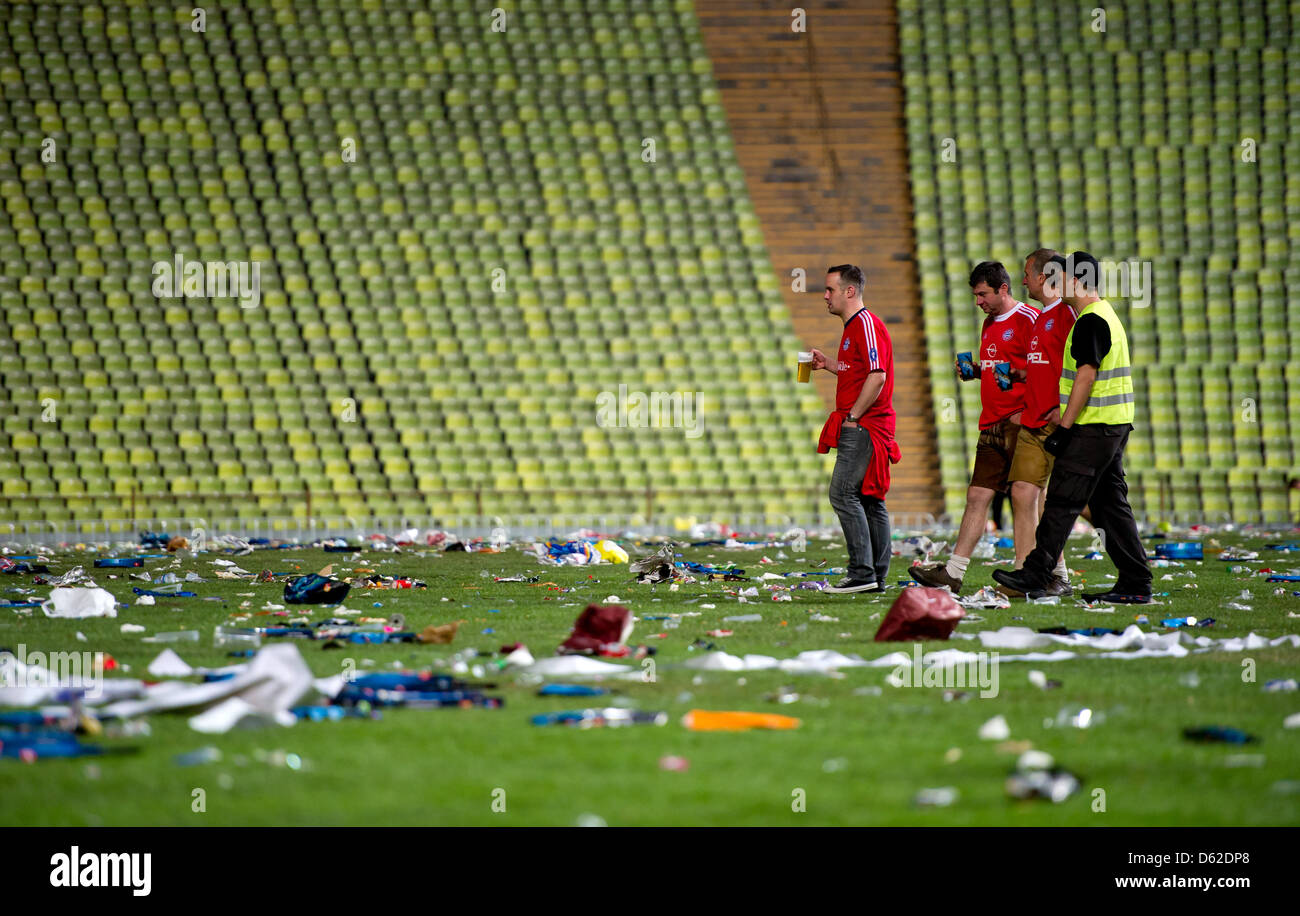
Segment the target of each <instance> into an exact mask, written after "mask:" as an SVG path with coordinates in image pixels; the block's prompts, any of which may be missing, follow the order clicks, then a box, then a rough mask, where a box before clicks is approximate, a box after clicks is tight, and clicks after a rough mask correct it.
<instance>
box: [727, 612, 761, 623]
mask: <svg viewBox="0 0 1300 916" xmlns="http://www.w3.org/2000/svg"><path fill="white" fill-rule="evenodd" d="M762 619H763V615H762V614H736V615H735V616H733V617H723V618H722V622H723V623H758V622H759V621H761V620H762Z"/></svg>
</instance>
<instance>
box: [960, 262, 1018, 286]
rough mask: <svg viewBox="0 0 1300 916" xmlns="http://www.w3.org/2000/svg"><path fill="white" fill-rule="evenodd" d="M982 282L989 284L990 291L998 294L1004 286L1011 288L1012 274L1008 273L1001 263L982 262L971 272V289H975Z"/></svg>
mask: <svg viewBox="0 0 1300 916" xmlns="http://www.w3.org/2000/svg"><path fill="white" fill-rule="evenodd" d="M981 282H984V283H987V284H988V285H989V289H991V290H993V292H995V293H996V292H997V291H998V290H999V289H1001V288H1002V286H1003V284H1005V285H1006V287H1007V289H1010V288H1011V274H1009V273H1007V269H1006V268H1005V267H1003V266H1002V262H1001V261H980V262H979V263H978V264H976V265H975V269H974V270H972V271H971V272H970V288H971V289H974V288H975V287H977V286H979V285H980V283H981Z"/></svg>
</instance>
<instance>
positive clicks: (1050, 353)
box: [1020, 299, 1078, 429]
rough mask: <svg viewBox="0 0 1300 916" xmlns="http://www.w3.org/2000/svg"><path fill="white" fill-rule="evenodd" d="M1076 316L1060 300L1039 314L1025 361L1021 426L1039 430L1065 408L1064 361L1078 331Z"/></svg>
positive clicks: (1072, 310) (1067, 305)
mask: <svg viewBox="0 0 1300 916" xmlns="http://www.w3.org/2000/svg"><path fill="white" fill-rule="evenodd" d="M1076 318H1078V315H1076V314H1075V311H1074V309H1072V308H1071V307H1070V305H1069V303H1067V302H1063V301H1061V300H1060V299H1057V300H1056V301H1055V302H1054V303H1052V304H1051V305H1049V306H1048V307H1047V308H1045V309H1043V310H1042V311H1041V312H1039V313H1038V318H1037V320H1036V321H1034V328H1033V331H1032V332H1031V334H1030V337H1029V354H1028V356H1027V358H1026V361H1025V371H1026V372H1028V373H1029V377H1028V378H1026V379H1025V413H1024V416H1022V417H1021V418H1020V425H1021V426H1028V427H1029V428H1030V429H1039V428H1041V427H1042V426H1044V425H1045V424H1046V423H1047V416H1048V415H1049V414H1050V413H1051V412H1052V411H1053V410H1054V409H1055V408H1057V407H1059V406H1060V405H1061V396H1060V390H1061V387H1060V382H1061V358H1062V356H1063V354H1064V353H1065V341H1066V338H1068V337H1069V336H1070V330H1071V329H1072V328H1073V327H1074V322H1075V319H1076Z"/></svg>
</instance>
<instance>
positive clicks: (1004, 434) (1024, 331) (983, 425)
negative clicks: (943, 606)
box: [908, 261, 1038, 595]
mask: <svg viewBox="0 0 1300 916" xmlns="http://www.w3.org/2000/svg"><path fill="white" fill-rule="evenodd" d="M970 288H971V292H972V293H974V294H975V304H976V305H977V306H979V308H980V310H981V311H982V312H984V314H985V315H986V316H988V317H986V318H985V319H984V326H983V328H982V330H981V332H980V352H979V354H978V356H977V359H978V363H977V364H975V365H974V366H973V367H971V371H969V374H967V372H966V371H964V370H963V369H962V364H961V363H958V364H957V375H958V377H959V378H961V379H962V381H973V380H974V379H977V378H978V379H979V380H980V403H981V405H982V410H981V411H980V420H979V426H980V437H979V442H978V443H977V444H976V446H975V469H974V471H973V472H972V473H971V480H970V487H969V488H968V489H967V490H966V511H965V512H964V513H962V517H961V528H960V529H959V530H958V531H957V543H956V545H955V546H954V547H953V549H952V555H951V556H950V557H949V558H948V562H947V563H946V564H945V563H935V564H933V565H931V566H913V567H912V568H911V569H909V570H908V572H909V573H910V574H911V576H912V578H913V579H915V580H916V581H917V582H919V583H921V584H922V585H924V586H927V587H929V588H943V587H945V586H946V587H947V588H949V589H951V590H952V593H953V594H954V595H956V594H959V593H960V592H961V588H962V581H963V579H964V578H965V576H966V567H967V566H969V565H970V555H971V553H972V552H973V551H974V550H975V545H976V544H978V543H979V539H980V535H981V534H983V533H984V525H985V522H986V521H987V520H988V515H989V506H990V505H991V504H992V502H993V495H994V494H995V493H999V492H1001V493H1006V492H1007V491H1008V482H1007V472H1008V471H1009V470H1010V469H1011V459H1012V456H1013V455H1014V454H1015V450H1016V437H1017V436H1018V435H1019V434H1020V414H1021V411H1022V410H1023V409H1024V406H1025V386H1024V378H1025V359H1026V357H1027V355H1028V353H1029V341H1030V338H1031V337H1032V336H1033V334H1032V331H1033V327H1034V321H1035V319H1037V318H1038V311H1037V310H1036V309H1032V308H1030V307H1029V306H1027V305H1025V304H1024V303H1023V302H1017V301H1016V299H1015V297H1014V296H1012V295H1011V275H1010V274H1008V273H1007V269H1006V268H1005V267H1003V266H1002V265H1001V264H1000V263H999V262H997V261H983V262H981V263H979V264H977V265H975V269H974V270H973V271H971V275H970ZM1003 364H1009V367H1010V369H1009V371H1008V372H1007V373H1006V374H1003V373H1001V372H999V371H998V367H999V366H1001V365H1003ZM999 375H1001V376H1002V378H1001V380H999V378H998V376H999ZM1019 550H1020V545H1019V544H1018V543H1017V545H1016V551H1017V553H1019ZM1025 552H1026V553H1028V550H1026V551H1025Z"/></svg>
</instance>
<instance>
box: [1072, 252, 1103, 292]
mask: <svg viewBox="0 0 1300 916" xmlns="http://www.w3.org/2000/svg"><path fill="white" fill-rule="evenodd" d="M1065 261H1066V267H1065V272H1066V275H1067V276H1071V277H1073V278H1074V279H1075V280H1076V281H1078V282H1079V283H1080V284H1082V286H1083V288H1084V289H1086V290H1088V291H1089V292H1093V293H1095V292H1096V291H1097V288H1098V285H1099V284H1100V283H1101V265H1100V264H1098V263H1097V259H1096V258H1094V257H1093V256H1092V255H1090V254H1088V252H1086V251H1076V252H1074V254H1072V255H1070V256H1069V257H1068V258H1066V259H1065Z"/></svg>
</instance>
